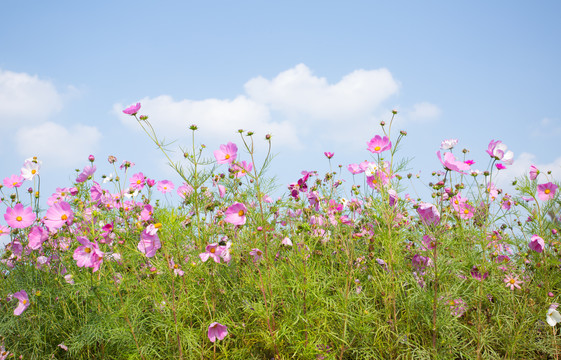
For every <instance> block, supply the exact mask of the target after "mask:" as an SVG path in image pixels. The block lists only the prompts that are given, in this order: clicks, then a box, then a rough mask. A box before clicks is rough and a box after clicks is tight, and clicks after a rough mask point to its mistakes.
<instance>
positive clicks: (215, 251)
mask: <svg viewBox="0 0 561 360" xmlns="http://www.w3.org/2000/svg"><path fill="white" fill-rule="evenodd" d="M205 250H206V251H205V252H204V253H200V254H199V257H200V258H201V261H202V262H206V261H207V260H208V259H209V257H210V258H212V260H214V262H215V263H217V264H218V263H220V255H222V247H221V246H220V245H219V244H218V243H213V244H209V245H207V246H206V249H205Z"/></svg>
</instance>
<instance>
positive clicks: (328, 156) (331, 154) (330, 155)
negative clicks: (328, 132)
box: [323, 152, 335, 159]
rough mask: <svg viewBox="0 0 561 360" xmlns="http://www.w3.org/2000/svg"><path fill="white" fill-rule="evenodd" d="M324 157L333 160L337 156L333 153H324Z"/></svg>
mask: <svg viewBox="0 0 561 360" xmlns="http://www.w3.org/2000/svg"><path fill="white" fill-rule="evenodd" d="M323 155H325V156H326V157H327V158H328V159H331V158H332V157H333V155H335V154H334V153H332V152H324V153H323Z"/></svg>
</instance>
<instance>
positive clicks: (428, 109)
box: [404, 101, 442, 122]
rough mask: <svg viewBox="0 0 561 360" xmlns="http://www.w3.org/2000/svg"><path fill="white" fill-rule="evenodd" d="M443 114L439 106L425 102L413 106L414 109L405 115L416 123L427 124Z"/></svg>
mask: <svg viewBox="0 0 561 360" xmlns="http://www.w3.org/2000/svg"><path fill="white" fill-rule="evenodd" d="M441 113H442V111H441V110H440V108H439V107H438V106H436V105H434V104H431V103H428V102H426V101H425V102H420V103H417V104H415V105H413V109H412V110H410V111H406V112H405V114H404V115H405V117H406V118H407V119H409V120H412V121H414V122H426V121H431V120H434V119H436V118H438V117H439V116H440V114H441Z"/></svg>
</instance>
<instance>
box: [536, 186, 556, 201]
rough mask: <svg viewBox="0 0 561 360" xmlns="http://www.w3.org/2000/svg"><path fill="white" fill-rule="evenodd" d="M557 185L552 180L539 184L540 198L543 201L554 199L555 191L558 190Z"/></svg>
mask: <svg viewBox="0 0 561 360" xmlns="http://www.w3.org/2000/svg"><path fill="white" fill-rule="evenodd" d="M557 187H558V186H557V185H555V184H554V183H552V182H548V183H547V184H540V185H538V198H539V199H540V200H541V201H547V200H551V199H553V198H554V197H555V191H557Z"/></svg>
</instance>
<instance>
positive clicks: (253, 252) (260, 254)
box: [249, 248, 263, 263]
mask: <svg viewBox="0 0 561 360" xmlns="http://www.w3.org/2000/svg"><path fill="white" fill-rule="evenodd" d="M249 255H251V256H253V262H254V263H256V262H258V261H259V260H261V258H262V257H263V251H261V250H259V249H257V248H255V249H252V250H251V251H250V252H249Z"/></svg>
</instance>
